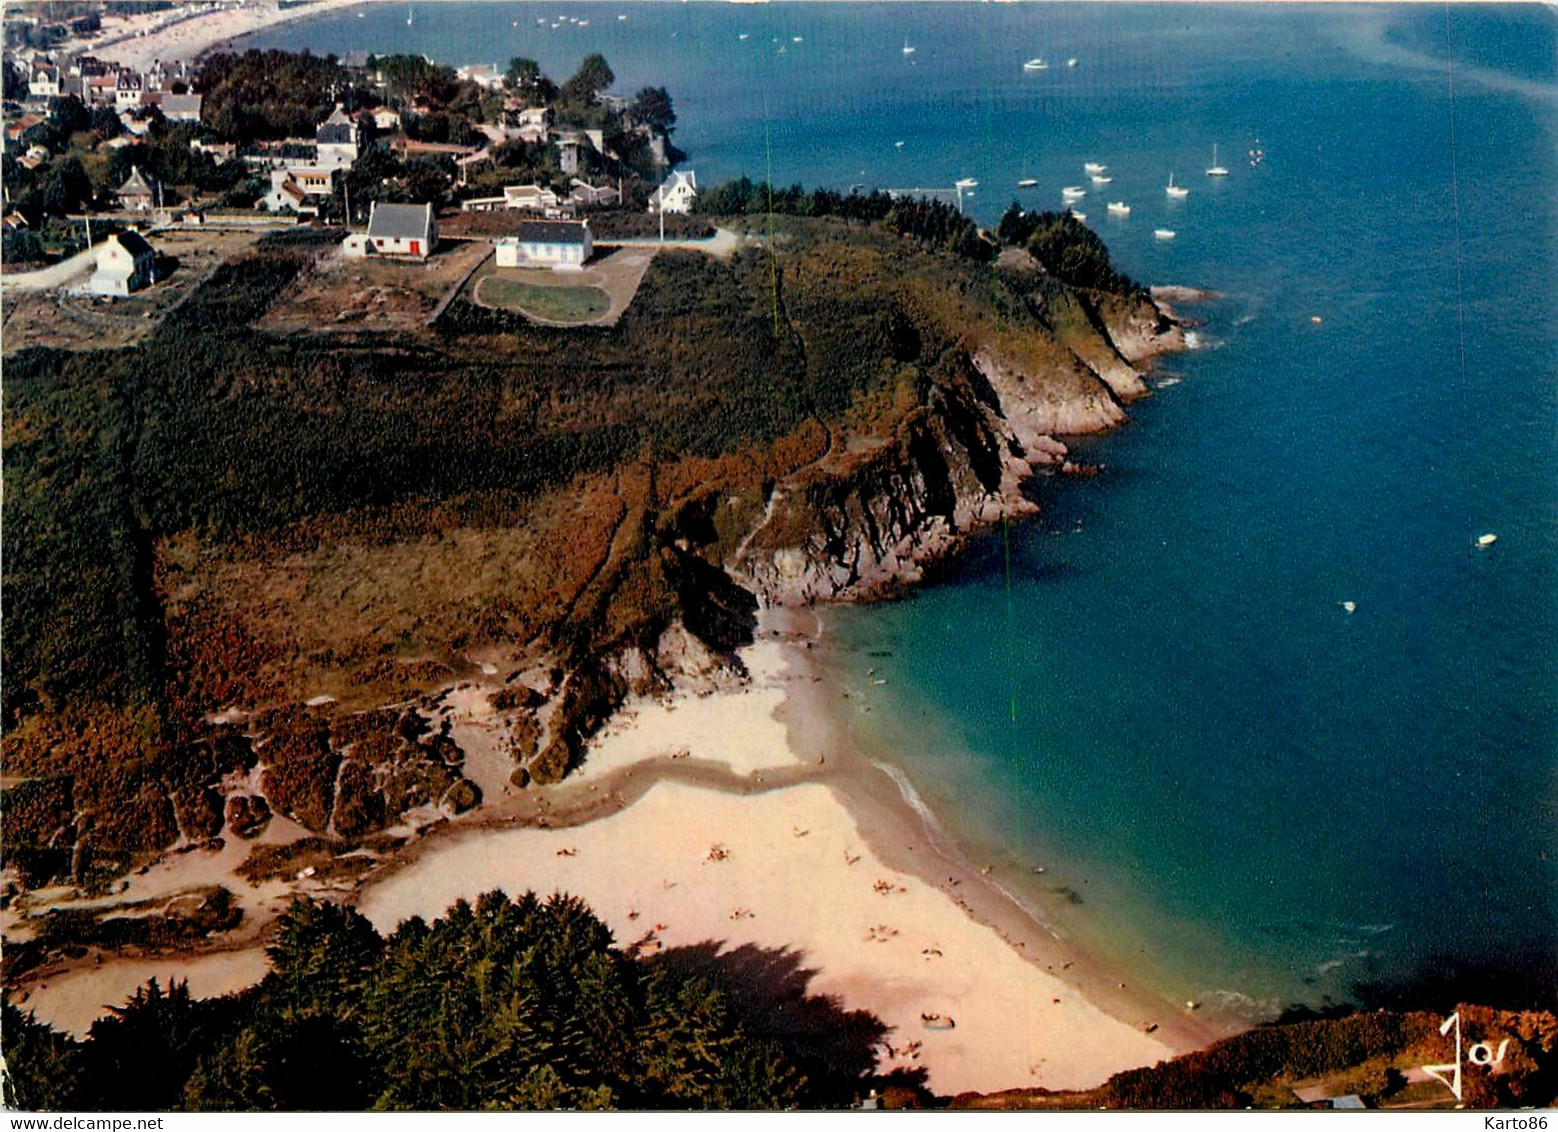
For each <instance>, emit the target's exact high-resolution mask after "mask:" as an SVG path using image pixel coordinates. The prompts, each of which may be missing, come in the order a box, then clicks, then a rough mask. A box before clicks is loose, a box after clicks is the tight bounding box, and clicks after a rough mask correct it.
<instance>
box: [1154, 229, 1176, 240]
mask: <svg viewBox="0 0 1558 1132" xmlns="http://www.w3.org/2000/svg"><path fill="white" fill-rule="evenodd" d="M1152 234H1153V235H1154V236H1156V237H1157V238H1158V239H1160V240H1172V239H1173V238H1174V229H1172V228H1154V229H1153V230H1152Z"/></svg>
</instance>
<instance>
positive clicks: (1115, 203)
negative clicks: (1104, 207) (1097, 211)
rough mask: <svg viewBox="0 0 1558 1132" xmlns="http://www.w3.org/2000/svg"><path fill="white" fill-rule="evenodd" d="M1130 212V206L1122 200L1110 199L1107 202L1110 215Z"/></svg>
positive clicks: (1122, 214)
mask: <svg viewBox="0 0 1558 1132" xmlns="http://www.w3.org/2000/svg"><path fill="white" fill-rule="evenodd" d="M1130 214H1131V206H1130V205H1128V204H1126V203H1125V202H1124V201H1123V200H1112V201H1110V202H1109V215H1110V216H1129V215H1130Z"/></svg>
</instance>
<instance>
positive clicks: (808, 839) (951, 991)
mask: <svg viewBox="0 0 1558 1132" xmlns="http://www.w3.org/2000/svg"><path fill="white" fill-rule="evenodd" d="M816 631H817V630H816V622H815V619H814V618H813V617H812V615H811V614H809V613H780V614H765V615H764V618H763V622H762V627H761V628H760V636H759V643H757V644H755V645H754V646H752V647H750V648H748V649H746V650H745V651H744V652H743V660H744V662H745V663H746V665H747V668H748V671H749V673H750V680H749V681H748V682H746V683H744V684H742V685H740V686H738V687H733V688H729V687H728V688H724V689H722V690H718V691H714V692H711V693H706V694H702V695H699V694H695V693H691V692H681V693H678V694H675V695H672V696H665V697H659V698H646V699H641V700H637V701H634V702H630V703H629V704H628V705H627V706H626V707H625V708H624V709H623V711H622V712H621V713H619V714H618V716H617V717H615V718H614V719H613V721H612V722H611V724H610V725H609V726H608V727H607V729H606V730H605V731H604V732H603V734H602V735H601V736H599V737H598V738H597V739H596V741H595V742H594V744H593V745H592V747H591V749H590V752H589V754H588V756H587V758H586V761H585V763H584V765H583V766H582V767H581V768H580V769H579V770H578V771H576V772H575V773H574V774H573V775H571V776H570V777H569V779H568V780H567V781H566V782H564V783H563V784H561V785H559V786H555V787H549V788H545V789H536V788H531V789H528V790H516V789H510V790H508V791H507V792H503V791H495V792H494V793H493V794H490V795H489V802H490V804H489V805H487V806H484V807H482V809H481V810H480V811H478V812H477V813H476V814H474V815H472V816H471V817H470V818H469V819H466V820H462V821H459V822H453V823H447V824H446V825H444V826H441V827H440V828H438V829H435V830H432V831H430V832H428V833H427V834H426V835H424V836H423V837H422V838H420V839H419V840H417V841H414V842H413V843H412V845H411V846H409V847H408V848H407V849H406V850H404V851H403V852H402V855H401V862H400V863H397V864H394V865H392V866H390V867H389V868H387V869H386V870H384V871H383V872H381V873H380V874H378V875H377V876H376V877H375V878H373V879H370V880H369V881H367V882H366V883H365V884H364V885H363V886H362V887H361V888H360V889H358V890H357V892H356V893H355V894H354V895H350V896H347V898H348V899H353V900H355V902H356V903H357V904H358V906H359V907H360V908H361V909H362V910H363V911H364V913H365V914H366V915H368V916H369V918H370V919H372V920H373V922H374V923H375V925H376V926H377V927H378V928H379V929H380V930H381V931H385V932H387V931H389V930H392V929H393V928H394V926H395V925H396V924H397V923H399V922H400V921H401V920H403V919H405V918H406V917H408V916H412V915H420V916H423V917H425V918H429V919H431V918H433V917H436V916H438V915H440V914H442V913H443V911H444V910H445V909H446V908H447V907H448V906H449V904H451V903H452V902H453V901H455V900H457V899H460V898H467V899H469V898H474V897H476V896H478V895H480V894H481V893H482V892H485V891H488V890H491V889H494V888H500V889H503V890H505V891H507V892H509V893H510V894H512V895H518V894H519V893H521V892H523V891H525V890H527V889H532V890H535V891H537V892H539V893H543V894H547V893H551V892H569V893H574V894H576V895H578V896H580V897H582V898H583V899H584V900H585V901H586V902H588V903H589V904H590V905H591V907H592V908H594V909H595V911H596V912H597V914H599V915H600V916H601V917H602V918H603V919H604V920H605V921H606V922H607V923H608V924H609V925H610V926H611V928H612V930H613V932H614V933H615V935H616V938H617V940H618V941H619V943H622V944H624V945H626V944H634V943H636V942H639V941H644V946H645V947H646V949H647V950H648V951H650V952H654V951H657V950H659V949H661V948H670V949H675V948H686V947H693V946H697V945H702V946H703V947H704V948H705V949H707V948H709V947H713V948H715V949H716V950H719V951H720V952H722V953H728V952H730V951H731V950H732V949H737V948H760V949H763V950H764V951H766V952H769V953H772V954H779V955H783V956H784V957H785V958H786V961H787V962H790V963H792V964H793V965H794V966H795V967H797V968H798V969H803V970H805V971H808V972H812V975H811V978H810V982H809V985H808V986H807V992H808V993H810V994H823V995H830V996H836V998H837V1000H838V1001H839V1003H840V1004H841V1005H842V1006H843V1007H844V1008H845V1009H850V1010H866V1011H869V1012H871V1013H873V1014H875V1015H876V1016H877V1017H878V1018H880V1019H881V1020H882V1022H883V1023H885V1024H886V1025H887V1026H888V1027H889V1032H888V1034H887V1035H886V1038H885V1040H884V1043H883V1045H882V1047H881V1051H880V1054H881V1059H880V1062H879V1064H880V1067H881V1068H882V1069H883V1070H884V1071H885V1070H890V1069H894V1068H903V1069H908V1070H911V1071H912V1070H919V1069H924V1070H925V1071H926V1073H927V1083H928V1085H929V1086H930V1087H931V1088H932V1089H933V1090H935V1091H936V1092H938V1093H941V1094H952V1093H956V1092H960V1091H966V1090H978V1091H991V1090H997V1089H1003V1088H1013V1087H1020V1086H1034V1085H1041V1086H1046V1087H1049V1088H1077V1087H1087V1086H1091V1085H1095V1084H1098V1083H1099V1082H1101V1081H1103V1080H1104V1079H1106V1078H1107V1077H1108V1076H1109V1075H1111V1074H1112V1073H1115V1072H1117V1071H1119V1070H1121V1069H1126V1068H1130V1067H1133V1066H1138V1065H1145V1064H1151V1063H1153V1062H1156V1061H1158V1060H1161V1059H1163V1058H1167V1057H1170V1056H1172V1055H1174V1054H1175V1053H1178V1052H1182V1051H1184V1050H1186V1049H1190V1048H1194V1047H1196V1046H1199V1045H1202V1044H1204V1043H1205V1042H1206V1041H1209V1040H1211V1038H1213V1037H1215V1036H1217V1034H1216V1033H1215V1032H1213V1031H1212V1029H1211V1025H1210V1020H1208V1019H1202V1018H1199V1017H1192V1016H1189V1015H1186V1014H1185V1013H1184V1012H1183V1010H1182V1008H1179V1009H1176V1007H1175V1006H1174V1005H1173V1004H1170V1003H1167V1002H1164V1001H1161V1000H1159V999H1156V998H1154V997H1152V996H1151V995H1149V994H1147V993H1145V992H1138V991H1134V990H1128V989H1126V988H1124V986H1123V983H1121V982H1119V981H1117V980H1118V977H1119V973H1118V972H1111V971H1104V970H1100V969H1095V968H1094V967H1092V966H1090V965H1089V962H1088V960H1087V957H1086V956H1080V955H1076V954H1073V953H1070V952H1068V951H1066V950H1065V948H1064V946H1063V945H1062V944H1061V943H1060V942H1059V941H1057V940H1055V939H1054V938H1053V937H1052V936H1050V935H1049V934H1048V933H1047V932H1046V930H1045V929H1044V928H1043V927H1042V926H1041V925H1040V924H1038V923H1037V922H1035V921H1034V920H1033V919H1032V918H1031V917H1029V916H1028V915H1027V914H1026V913H1025V912H1024V911H1023V910H1022V909H1021V908H1019V907H1018V906H1017V905H1015V904H1014V903H1013V902H1012V901H1011V900H1010V899H1008V898H1007V897H1006V896H1005V895H1004V894H1003V893H1002V892H1001V891H1000V890H999V889H997V888H996V887H994V886H993V885H992V884H990V883H989V882H988V881H987V880H986V878H984V877H983V876H982V875H981V873H980V870H978V869H977V868H975V867H973V866H972V865H971V864H970V863H969V862H967V861H965V860H963V859H961V858H960V857H959V856H958V854H957V851H956V848H955V846H949V845H947V844H946V843H945V841H944V839H943V838H942V837H932V836H929V833H930V832H931V831H930V830H928V829H927V827H926V824H925V820H924V819H923V818H922V817H921V815H920V814H918V813H916V812H915V810H914V809H912V808H911V807H910V806H908V805H906V804H905V802H904V800H903V798H902V796H901V794H900V793H899V786H898V784H897V783H895V782H894V780H893V779H891V778H890V777H889V776H888V775H887V774H885V773H884V772H883V771H882V770H881V769H880V767H878V766H877V765H876V764H875V763H874V762H873V761H872V759H871V758H870V757H869V756H868V753H863V752H858V751H852V750H849V749H847V747H844V746H842V745H841V742H840V736H839V735H838V734H837V732H836V731H834V730H833V728H832V725H831V724H830V722H829V719H828V714H827V712H826V711H825V710H824V705H823V703H822V700H823V698H824V690H823V685H821V684H819V683H817V682H816V681H815V680H814V674H813V673H812V671H811V668H810V666H809V664H808V655H807V652H806V647H805V646H806V642H807V641H808V640H810V639H811V637H812V636H813V635H814V634H815V633H816ZM451 702H453V703H455V704H456V705H457V708H456V710H457V713H458V718H457V719H456V722H455V733H456V735H457V736H458V737H459V739H460V742H461V744H462V746H463V747H465V749H466V751H467V759H468V760H471V761H474V762H476V763H478V764H479V763H480V762H481V761H482V760H483V759H484V758H486V756H487V755H489V754H491V752H484V750H483V745H484V743H488V742H490V743H492V744H494V745H495V744H496V742H497V741H498V737H499V735H500V731H501V728H500V727H499V725H498V724H497V722H496V721H495V720H494V719H493V717H492V713H491V710H490V707H489V706H488V704H487V701H486V697H485V696H484V695H482V694H480V689H479V686H469V685H467V686H465V687H464V689H463V691H462V692H460V694H458V695H456V696H452V697H451ZM234 863H235V861H230V860H227V859H225V858H224V859H222V860H220V861H218V860H215V859H211V858H204V859H202V857H201V855H190V856H189V857H186V858H183V859H182V860H180V861H174V862H170V863H168V864H167V865H165V866H159V869H158V870H157V871H156V872H155V873H154V874H152V875H151V876H150V877H149V878H147V879H149V880H152V881H154V882H155V883H156V886H157V888H158V889H159V890H163V891H166V890H168V889H169V888H170V887H172V886H176V885H177V884H178V883H179V881H180V874H181V873H182V872H184V871H191V870H196V869H198V875H194V874H193V872H192V875H191V877H190V878H189V879H191V880H199V881H200V882H202V883H210V882H211V880H212V879H213V877H212V870H213V869H214V868H218V867H221V866H224V865H226V866H230V865H233V864H234ZM145 883H146V880H142V879H140V878H138V880H137V885H136V887H137V888H139V887H141V886H142V885H144V884H145ZM228 883H229V885H230V886H231V887H234V888H235V889H239V890H243V889H246V888H247V887H248V886H246V885H245V884H244V883H243V882H242V881H238V880H236V879H230V880H229V881H228ZM292 887H293V888H295V889H301V890H308V891H315V892H316V894H318V895H321V896H333V897H336V898H339V897H342V896H343V895H346V894H344V893H342V892H341V891H339V890H336V891H333V892H331V891H323V890H319V889H317V888H312V887H311V886H310V884H308V883H303V882H301V881H300V882H299V883H296V884H294V885H292ZM241 898H242V899H243V900H244V903H245V905H246V907H247V908H248V909H249V910H250V911H251V912H255V913H259V914H260V918H264V912H267V911H268V912H269V913H270V914H274V912H275V911H276V910H277V909H279V908H280V907H281V906H282V904H283V900H282V899H281V898H279V895H278V893H277V892H276V891H273V890H269V889H268V890H267V891H265V892H264V893H263V894H261V893H257V892H252V891H250V892H245V893H242V895H241ZM262 905H263V906H264V908H263V909H262V907H261V906H262ZM255 926H256V925H255V921H254V920H252V919H251V921H250V924H249V928H248V930H249V932H250V933H252V932H254V931H255ZM249 940H250V941H251V942H249V943H247V945H246V946H243V947H241V948H239V949H236V950H229V951H226V952H222V953H217V954H211V955H204V956H200V957H197V958H193V959H190V960H187V961H185V962H183V963H180V962H178V961H175V960H166V961H162V960H150V959H134V960H122V961H117V962H116V961H109V962H107V963H105V964H102V965H97V966H83V967H80V968H78V969H76V970H73V971H66V972H59V973H56V974H54V975H53V976H52V977H50V979H49V980H48V982H47V985H34V986H32V987H30V988H28V989H29V1001H28V1002H27V1006H28V1007H30V1008H32V1009H35V1010H36V1011H37V1013H38V1016H39V1017H40V1018H42V1019H44V1020H46V1021H49V1022H52V1023H54V1024H55V1025H58V1026H60V1027H62V1028H65V1029H69V1030H71V1031H73V1032H75V1033H78V1034H79V1033H83V1032H84V1031H85V1029H86V1027H87V1026H88V1025H90V1022H91V1019H92V1018H93V1017H95V1016H96V1014H97V1013H99V1012H100V1011H101V1009H102V1008H103V1006H104V1005H105V1004H107V1003H113V1002H118V1001H122V1000H123V998H124V997H125V996H127V995H128V994H129V993H131V992H132V991H133V989H134V987H135V986H137V985H139V984H140V983H142V982H144V981H145V979H147V978H149V977H151V976H153V975H156V976H158V977H159V978H163V979H166V978H167V977H168V976H169V975H171V974H174V973H178V974H180V975H181V977H183V976H187V977H189V978H190V980H191V988H192V989H193V990H194V991H195V992H196V993H197V994H214V993H221V992H224V991H228V990H233V989H237V988H239V987H242V986H245V985H248V984H250V983H252V982H254V981H255V980H257V979H258V978H259V977H260V976H261V975H262V974H263V971H264V956H263V951H262V949H261V947H260V945H259V944H258V943H257V942H253V941H254V940H255V937H254V935H252V934H250V935H249ZM1062 971H1064V974H1062V973H1061V972H1062ZM1149 1031H1150V1032H1149Z"/></svg>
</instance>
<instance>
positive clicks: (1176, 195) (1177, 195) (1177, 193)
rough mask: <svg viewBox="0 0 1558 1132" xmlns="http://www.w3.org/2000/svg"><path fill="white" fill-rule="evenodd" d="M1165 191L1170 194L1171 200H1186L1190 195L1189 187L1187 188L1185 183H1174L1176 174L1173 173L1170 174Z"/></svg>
mask: <svg viewBox="0 0 1558 1132" xmlns="http://www.w3.org/2000/svg"><path fill="white" fill-rule="evenodd" d="M1163 191H1164V192H1166V193H1167V194H1168V195H1169V199H1170V200H1184V199H1185V198H1186V197H1188V196H1189V195H1190V190H1189V189H1187V188H1185V187H1184V186H1183V185H1176V184H1175V183H1174V174H1172V173H1170V174H1169V183H1168V188H1166V189H1164V190H1163Z"/></svg>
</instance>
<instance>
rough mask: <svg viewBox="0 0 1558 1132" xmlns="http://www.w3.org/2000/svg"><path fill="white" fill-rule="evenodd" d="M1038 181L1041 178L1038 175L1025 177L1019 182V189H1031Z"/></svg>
mask: <svg viewBox="0 0 1558 1132" xmlns="http://www.w3.org/2000/svg"><path fill="white" fill-rule="evenodd" d="M1038 183H1039V179H1038V178H1037V177H1024V178H1023V179H1022V180H1020V181H1018V182H1017V187H1018V188H1019V189H1031V188H1033V186H1034V185H1037V184H1038Z"/></svg>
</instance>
